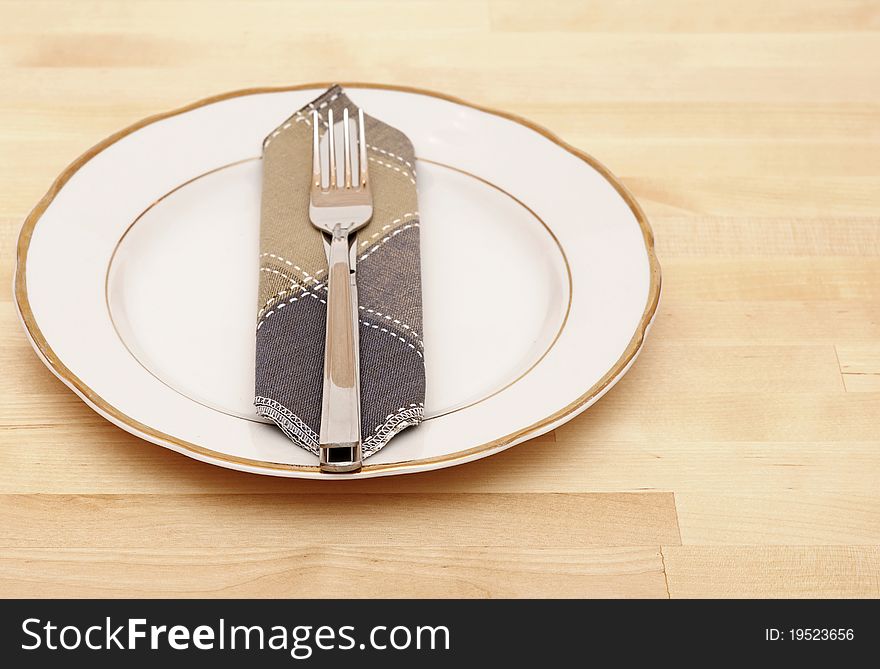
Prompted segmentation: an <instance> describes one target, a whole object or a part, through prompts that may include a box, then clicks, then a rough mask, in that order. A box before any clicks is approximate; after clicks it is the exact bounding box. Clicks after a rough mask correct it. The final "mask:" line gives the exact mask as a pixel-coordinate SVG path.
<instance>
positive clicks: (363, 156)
mask: <svg viewBox="0 0 880 669" xmlns="http://www.w3.org/2000/svg"><path fill="white" fill-rule="evenodd" d="M358 169H359V171H360V179H359V182H360V183H359V184H358V188H363V187H365V186H366V185H367V138H366V135H365V133H364V110H363V109H358Z"/></svg>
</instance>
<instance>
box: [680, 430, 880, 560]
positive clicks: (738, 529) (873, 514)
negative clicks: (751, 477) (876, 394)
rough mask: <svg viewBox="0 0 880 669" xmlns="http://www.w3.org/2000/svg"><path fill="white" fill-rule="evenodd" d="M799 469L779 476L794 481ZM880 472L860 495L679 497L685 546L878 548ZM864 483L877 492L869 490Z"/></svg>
mask: <svg viewBox="0 0 880 669" xmlns="http://www.w3.org/2000/svg"><path fill="white" fill-rule="evenodd" d="M875 448H876V445H875ZM801 466H802V465H801V464H800V463H798V462H793V463H788V466H786V465H783V466H782V467H780V470H781V471H783V472H785V474H784V475H788V476H792V477H796V476H797V475H798V473H797V469H798V468H800V467H801ZM786 470H794V471H793V472H792V473H790V474H789V473H788V471H786ZM878 471H880V470H878V469H877V468H876V466H875V467H874V469H872V470H871V471H870V472H869V473H866V474H865V475H864V476H863V484H862V485H861V486H858V485H857V486H856V487H857V488H858V489H859V491H850V490H848V489H846V488H845V487H843V488H841V489H838V490H837V491H836V492H819V491H815V492H810V491H804V490H797V489H793V490H784V491H782V492H778V491H772V490H770V491H760V490H754V489H753V490H751V491H748V492H744V493H741V494H737V493H736V492H733V493H713V492H712V491H709V490H707V491H706V492H703V493H689V492H683V493H677V494H676V505H677V509H678V514H679V518H680V521H681V531H682V540H683V542H684V543H685V544H759V545H777V544H792V545H797V544H821V545H826V544H827V545H830V544H834V545H853V546H856V545H873V544H880V497H878V495H877V493H876V490H877V485H878V483H880V475H878V473H877V472H878ZM866 482H872V483H873V487H872V488H871V489H869V490H866V489H865V485H864V483H866ZM777 485H778V484H777ZM859 493H861V494H859Z"/></svg>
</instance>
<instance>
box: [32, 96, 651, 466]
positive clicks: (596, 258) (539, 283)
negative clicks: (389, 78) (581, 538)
mask: <svg viewBox="0 0 880 669" xmlns="http://www.w3.org/2000/svg"><path fill="white" fill-rule="evenodd" d="M325 88H326V87H325V86H323V85H317V84H310V85H305V86H297V87H293V88H285V89H258V90H248V91H239V92H234V93H228V94H224V95H220V96H216V97H214V98H211V99H208V100H204V101H200V102H197V103H195V104H193V105H190V106H188V107H185V108H183V109H179V110H175V111H173V112H170V113H166V114H161V115H159V116H155V117H152V118H149V119H145V120H144V121H141V122H140V123H137V124H135V125H134V126H131V127H130V128H127V129H125V130H123V131H121V132H119V133H117V134H115V135H113V136H112V137H110V138H108V139H107V140H105V141H104V142H102V143H101V144H99V145H98V146H96V147H94V148H93V149H92V150H90V151H88V152H87V153H86V154H85V155H83V156H82V157H81V158H79V159H78V160H77V161H76V162H74V163H73V164H72V165H71V166H70V167H69V168H67V170H65V171H64V173H62V174H61V175H60V176H59V177H58V179H57V180H56V182H55V184H54V185H53V187H52V188H51V189H50V191H49V192H48V193H47V194H46V196H45V197H44V198H43V199H42V200H41V201H40V203H39V204H38V205H37V206H36V208H35V209H34V211H33V212H32V213H31V214H30V216H29V217H28V219H27V221H26V222H25V224H24V227H23V229H22V232H21V236H20V239H19V245H18V255H17V261H18V265H17V268H16V275H15V296H16V303H17V305H18V309H19V314H20V316H21V319H22V322H23V323H24V326H25V329H26V331H27V333H28V336H29V338H30V340H31V343H32V344H33V346H34V348H35V349H36V351H37V353H38V354H39V355H40V357H41V359H42V360H43V361H44V362H45V363H46V364H47V366H48V367H49V368H50V369H51V370H52V371H53V372H54V373H55V374H56V375H57V376H58V377H59V378H60V379H61V380H62V381H64V383H66V384H67V385H68V386H69V387H70V388H71V389H73V391H74V392H76V393H77V394H78V395H79V396H80V397H81V398H82V399H83V400H84V401H85V402H86V403H87V404H88V405H89V406H91V407H92V408H93V409H94V410H95V411H97V412H98V413H100V414H101V415H102V416H104V417H105V418H107V419H108V420H110V421H112V422H113V423H115V424H116V425H118V426H119V427H121V428H122V429H124V430H127V431H129V432H131V433H132V434H135V435H137V436H138V437H141V438H143V439H146V440H148V441H150V442H153V443H155V444H159V445H160V446H164V447H166V448H170V449H172V450H175V451H178V452H180V453H183V454H185V455H188V456H190V457H193V458H196V459H198V460H202V461H204V462H208V463H211V464H215V465H220V466H224V467H230V468H233V469H240V470H244V471H249V472H255V473H260V474H270V475H275V476H289V477H300V478H324V479H326V478H333V479H350V478H364V477H371V476H382V475H389V474H398V473H406V472H416V471H425V470H430V469H438V468H441V467H447V466H450V465H454V464H459V463H463V462H468V461H470V460H476V459H478V458H482V457H486V456H488V455H491V454H493V453H496V452H498V451H501V450H503V449H505V448H508V447H510V446H513V445H514V444H517V443H519V442H522V441H525V440H527V439H530V438H532V437H535V436H537V435H539V434H542V433H544V432H547V431H549V430H552V429H553V428H555V427H557V426H559V425H560V424H562V423H564V422H565V421H568V420H570V419H571V418H573V417H574V416H575V415H577V414H578V413H580V412H581V411H583V410H585V409H586V408H587V407H589V406H590V405H591V404H593V403H594V402H595V401H596V400H598V399H599V397H601V396H602V394H604V393H605V392H606V391H607V390H608V389H609V388H610V387H611V386H612V385H613V384H614V383H615V382H616V381H617V380H618V379H620V377H621V376H622V375H623V374H624V373H625V372H626V371H627V369H628V368H629V366H630V365H631V364H632V363H633V361H634V360H635V357H636V355H637V354H638V352H639V349H640V348H641V346H642V343H643V341H644V337H645V334H646V333H647V330H648V328H649V326H650V324H651V322H652V319H653V317H654V314H655V312H656V308H657V302H658V299H659V294H660V270H659V265H658V263H657V259H656V256H655V254H654V249H653V238H652V235H651V230H650V227H649V225H648V223H647V221H646V219H645V217H644V215H643V214H642V212H641V210H640V209H639V207H638V205H637V204H636V202H635V200H634V199H633V198H632V196H631V195H629V193H628V192H627V191H626V189H625V188H624V187H623V186H622V185H621V184H620V182H619V181H618V180H617V179H615V177H614V176H613V175H611V174H610V173H609V172H608V170H607V169H605V168H604V167H602V166H601V165H600V164H599V163H598V162H597V161H596V160H594V159H593V158H591V157H590V156H588V155H586V154H584V153H582V152H580V151H578V150H576V149H574V148H572V147H570V146H568V145H566V144H565V143H564V142H562V141H561V140H559V139H558V138H556V137H555V136H553V135H552V134H551V133H549V132H548V131H546V130H543V129H542V128H540V127H538V126H536V125H534V124H532V123H530V122H528V121H525V120H523V119H520V118H517V117H514V116H512V115H509V114H506V113H503V112H498V111H492V110H488V109H484V108H480V107H477V106H474V105H471V104H468V103H466V102H463V101H461V100H456V99H453V98H450V97H448V96H444V95H440V94H437V93H431V92H428V91H421V90H416V89H410V88H397V87H390V86H378V85H371V84H348V85H346V88H347V89H348V91H349V94H350V96H351V98H352V100H353V101H354V102H355V103H356V104H358V105H361V106H363V107H364V108H365V109H367V110H369V112H370V113H371V114H373V115H375V116H376V117H378V118H381V119H382V120H384V121H385V122H387V123H390V124H392V125H394V126H396V127H398V128H400V129H401V130H402V131H403V132H405V133H406V134H407V135H408V136H409V137H410V139H411V140H412V142H413V144H414V146H415V148H416V154H417V158H418V159H417V164H416V166H415V167H416V171H417V175H418V177H417V178H418V183H419V208H420V216H421V223H422V266H423V267H422V271H423V284H424V295H423V301H424V324H423V330H424V332H423V340H424V343H425V364H426V372H427V396H426V401H425V406H426V420H425V422H424V423H423V424H422V425H420V426H419V427H417V428H410V429H408V430H406V431H404V432H403V433H401V434H400V435H398V436H397V437H395V439H393V440H392V441H391V443H390V444H389V445H388V446H386V447H385V448H384V449H383V450H382V451H380V452H379V453H378V454H376V455H375V456H373V457H371V458H370V459H368V460H367V462H366V464H365V466H364V468H363V469H362V470H361V471H360V472H357V473H354V474H342V475H340V474H331V475H328V474H322V473H321V472H320V471H319V470H318V467H317V461H316V458H315V457H314V456H312V455H311V454H310V453H307V452H306V451H304V450H301V449H299V448H297V447H296V446H294V445H293V444H291V443H290V442H289V441H288V440H287V439H286V438H285V437H284V435H283V434H282V433H281V432H280V431H279V430H278V429H277V428H275V427H274V426H272V425H269V424H266V423H265V422H263V421H261V419H259V418H258V417H256V416H255V415H254V413H253V407H252V399H253V357H254V327H255V310H256V297H255V296H256V294H257V281H258V236H259V202H260V157H259V156H260V147H261V143H262V140H263V138H264V137H265V136H266V135H267V134H268V133H269V132H271V130H272V129H273V128H275V127H276V126H277V125H278V124H279V123H280V122H281V121H282V120H283V119H285V118H287V117H288V116H289V115H290V114H291V112H292V111H293V110H295V109H298V108H300V107H301V106H303V105H304V104H306V103H307V102H308V101H310V100H311V99H313V98H314V97H316V96H317V95H318V94H319V93H320V92H322V90H324V89H325Z"/></svg>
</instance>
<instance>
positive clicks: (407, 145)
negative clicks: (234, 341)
mask: <svg viewBox="0 0 880 669" xmlns="http://www.w3.org/2000/svg"><path fill="white" fill-rule="evenodd" d="M346 107H347V108H348V111H349V114H350V116H351V117H352V118H355V119H356V118H357V113H358V108H357V107H356V106H355V105H354V104H352V102H351V101H350V100H349V99H348V97H347V96H346V94H345V93H344V92H343V90H342V89H341V88H340V87H339V86H334V87H332V88H330V89H329V90H328V91H326V92H325V93H324V94H323V95H321V96H320V97H318V98H317V99H316V100H314V101H313V102H311V103H309V104H308V105H306V106H305V107H303V108H302V109H300V110H298V111H297V112H295V113H294V114H293V116H291V117H290V118H288V119H287V120H286V121H285V122H284V123H282V124H281V125H280V126H278V128H276V129H275V130H274V131H273V132H272V133H271V134H270V135H269V136H268V137H266V139H265V140H264V142H263V191H262V203H261V221H260V289H259V302H258V311H257V333H256V344H257V346H256V388H255V399H254V405H255V406H256V410H257V413H258V414H259V415H261V416H264V417H266V418H269V419H271V420H272V421H274V422H275V423H276V424H277V425H278V426H279V427H280V428H281V429H282V430H283V431H284V433H285V434H286V435H287V436H288V437H289V438H290V439H291V440H292V441H293V442H294V443H295V444H297V445H298V446H301V447H302V448H305V449H306V450H308V451H311V452H312V453H315V454H316V455H317V454H318V451H319V446H318V432H319V429H320V424H321V395H322V392H323V368H324V367H323V366H324V336H325V319H326V310H327V305H326V297H327V285H326V277H327V259H326V256H325V253H324V244H323V239H322V233H321V232H320V231H318V230H317V229H315V228H314V227H313V226H312V224H311V222H310V221H309V185H310V180H311V166H312V163H311V160H312V118H311V112H312V110H313V109H317V110H318V112H319V113H320V115H321V122H322V124H326V122H327V111H328V110H329V109H332V110H333V115H334V119H336V120H339V119H342V111H343V109H344V108H346ZM365 131H366V138H367V144H368V158H369V178H370V181H371V188H372V192H373V217H372V219H371V221H370V223H369V224H368V225H367V226H366V227H365V228H362V229H361V230H360V231H358V233H357V240H356V244H357V255H358V260H357V283H358V301H359V305H358V306H359V312H360V327H359V329H360V369H361V434H362V439H363V453H364V457H367V456H369V455H371V454H373V453H375V452H376V451H378V450H379V449H381V448H382V447H383V446H385V444H387V443H388V440H389V439H391V438H392V437H393V436H394V435H395V434H397V433H398V432H400V431H401V430H403V429H404V428H406V427H409V426H412V425H417V424H418V423H419V422H420V421H421V420H422V415H423V412H424V401H425V365H424V358H423V344H422V286H421V266H420V261H419V212H418V206H417V199H416V173H415V169H414V165H415V154H414V151H413V147H412V144H411V142H410V141H409V139H408V138H407V137H406V135H404V134H403V133H402V132H400V131H399V130H396V129H395V128H392V127H390V126H388V125H386V124H384V123H382V122H381V121H379V120H377V119H375V118H372V117H371V116H368V115H366V114H365Z"/></svg>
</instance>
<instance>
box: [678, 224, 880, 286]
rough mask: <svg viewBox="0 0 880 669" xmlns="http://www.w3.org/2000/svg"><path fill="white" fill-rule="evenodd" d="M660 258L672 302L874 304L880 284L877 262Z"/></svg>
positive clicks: (833, 258)
mask: <svg viewBox="0 0 880 669" xmlns="http://www.w3.org/2000/svg"><path fill="white" fill-rule="evenodd" d="M878 227H880V221H878ZM676 236H677V235H676ZM675 241H676V240H675V239H673V240H672V243H675ZM666 243H670V240H669V238H667V242H666ZM719 250H720V249H719ZM661 254H662V258H663V288H664V290H665V291H666V293H667V294H669V293H671V294H672V295H674V296H675V298H676V300H679V299H682V298H685V299H688V300H693V301H703V300H724V301H743V302H751V301H771V302H777V301H794V302H799V301H807V300H817V301H828V300H873V299H874V298H875V297H876V295H877V289H876V287H877V284H878V283H880V259H878V258H876V257H836V256H824V257H823V256H807V257H788V256H770V257H758V258H754V257H750V256H736V257H730V256H716V257H711V256H710V255H708V254H705V255H700V256H698V255H687V256H684V257H682V256H677V255H673V254H672V253H671V251H667V250H665V249H664V250H662V251H661Z"/></svg>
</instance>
